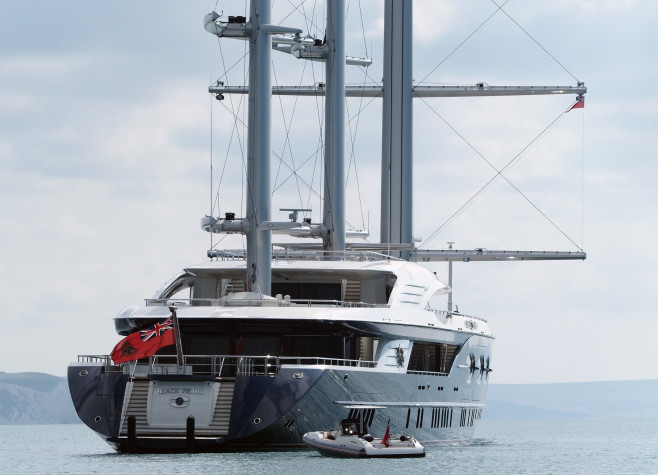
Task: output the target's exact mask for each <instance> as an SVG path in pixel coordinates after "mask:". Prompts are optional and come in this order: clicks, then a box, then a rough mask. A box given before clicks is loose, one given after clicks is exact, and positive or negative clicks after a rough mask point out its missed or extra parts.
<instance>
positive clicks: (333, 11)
mask: <svg viewBox="0 0 658 475" xmlns="http://www.w3.org/2000/svg"><path fill="white" fill-rule="evenodd" d="M325 70H326V84H327V92H326V98H325V145H324V170H325V172H324V177H325V190H324V194H325V198H324V210H323V216H322V224H323V228H324V231H325V233H323V240H324V249H325V250H327V251H344V250H345V178H344V176H345V1H344V0H328V2H327V42H326V44H325Z"/></svg>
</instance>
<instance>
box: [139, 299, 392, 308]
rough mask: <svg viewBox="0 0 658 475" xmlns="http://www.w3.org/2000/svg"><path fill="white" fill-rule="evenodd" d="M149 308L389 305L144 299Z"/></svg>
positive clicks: (383, 305) (298, 301)
mask: <svg viewBox="0 0 658 475" xmlns="http://www.w3.org/2000/svg"><path fill="white" fill-rule="evenodd" d="M144 300H145V302H146V306H147V307H155V306H160V307H171V306H177V307H181V306H190V307H191V306H197V307H235V306H242V307H265V306H272V307H290V306H291V305H303V306H307V307H315V306H318V307H319V306H325V307H327V306H329V307H337V308H387V307H389V305H388V304H385V303H383V304H375V303H368V302H349V301H345V300H330V299H327V300H325V299H285V298H284V299H270V298H267V299H236V300H225V299H212V298H193V299H179V298H174V299H168V298H167V299H144Z"/></svg>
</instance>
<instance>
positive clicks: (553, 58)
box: [490, 0, 580, 82]
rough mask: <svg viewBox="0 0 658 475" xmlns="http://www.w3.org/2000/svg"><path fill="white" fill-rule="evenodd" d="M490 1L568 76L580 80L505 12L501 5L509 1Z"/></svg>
mask: <svg viewBox="0 0 658 475" xmlns="http://www.w3.org/2000/svg"><path fill="white" fill-rule="evenodd" d="M490 1H491V3H493V4H494V5H496V6H497V7H498V9H499V10H500V11H501V12H503V13H504V14H505V16H506V17H507V18H509V19H510V20H511V21H512V22H513V23H514V24H515V25H516V26H518V27H519V29H520V30H521V31H522V32H524V33H525V34H526V35H527V36H528V38H530V39H531V40H532V41H533V42H534V43H535V44H536V45H537V46H539V47H540V48H541V49H542V50H543V51H544V53H546V54H547V55H548V56H549V57H550V58H551V59H552V60H553V61H555V62H556V63H557V64H558V65H559V66H560V67H561V68H562V69H564V71H565V72H566V73H567V74H568V75H569V76H571V77H572V78H574V79H575V80H576V82H580V81H579V80H578V78H577V77H576V76H574V75H573V73H572V72H571V71H569V70H568V69H567V68H566V67H565V66H564V65H563V64H562V63H561V62H560V61H558V59H557V58H556V57H555V56H553V55H552V54H551V53H549V52H548V50H547V49H546V48H544V46H542V44H541V43H540V42H539V41H537V40H536V39H535V38H534V36H532V35H531V34H530V33H529V32H528V30H526V29H525V28H523V27H522V26H521V25H520V24H519V23H518V22H517V21H516V20H515V19H514V18H512V16H511V15H510V14H509V13H507V12H506V11H505V10H504V9H503V7H504V6H505V4H506V3H507V2H509V0H507V1H506V2H505V3H503V4H502V5H498V4H497V3H496V0H490Z"/></svg>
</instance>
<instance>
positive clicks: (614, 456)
mask: <svg viewBox="0 0 658 475" xmlns="http://www.w3.org/2000/svg"><path fill="white" fill-rule="evenodd" d="M0 473H3V474H4V473H11V474H17V473H20V474H31V473H71V474H78V473H80V474H82V473H84V474H88V473H102V474H106V473H108V474H109V473H123V474H125V473H132V474H140V475H145V474H156V473H157V474H205V473H250V474H251V473H268V474H278V473H281V474H324V473H326V474H343V473H345V474H362V473H365V474H370V473H373V474H381V475H384V474H386V475H389V474H395V473H400V474H410V473H423V474H431V473H440V474H471V473H474V474H475V473H478V474H479V473H482V474H485V473H486V474H490V473H495V474H498V473H500V474H508V473H510V474H511V473H528V474H531V473H532V474H534V473H537V474H552V473H553V474H562V473H569V474H580V473H582V474H605V473H610V474H613V473H614V474H621V473H624V474H627V473H642V474H647V473H655V474H658V420H655V419H646V420H642V419H634V420H621V419H611V420H599V419H587V420H573V419H551V420H544V419H541V420H487V419H484V420H482V421H480V425H479V427H478V429H477V431H476V434H475V438H474V439H473V440H472V441H471V442H470V443H468V444H456V445H445V446H438V447H427V456H426V457H425V458H419V459H381V460H377V459H358V460H355V459H339V458H329V457H323V456H321V455H319V454H317V453H316V452H314V451H310V450H299V451H290V452H261V453H227V454H142V455H132V454H117V453H115V452H114V451H113V450H112V449H111V448H110V447H109V446H108V445H107V444H105V442H103V440H101V439H100V438H99V437H98V436H96V435H95V434H94V433H93V432H91V431H90V430H89V429H87V428H86V427H85V426H83V425H81V424H79V425H78V424H75V425H41V426H36V425H32V426H0Z"/></svg>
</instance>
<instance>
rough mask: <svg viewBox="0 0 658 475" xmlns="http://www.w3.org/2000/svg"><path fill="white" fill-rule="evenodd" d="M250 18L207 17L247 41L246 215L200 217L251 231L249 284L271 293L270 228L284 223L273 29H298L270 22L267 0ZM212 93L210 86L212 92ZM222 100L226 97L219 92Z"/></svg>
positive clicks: (254, 1)
mask: <svg viewBox="0 0 658 475" xmlns="http://www.w3.org/2000/svg"><path fill="white" fill-rule="evenodd" d="M250 4H251V7H250V13H249V15H250V17H249V22H247V21H246V19H245V18H244V17H229V21H228V22H222V21H218V19H219V15H218V14H217V13H216V12H211V13H209V14H208V15H206V16H205V19H204V25H205V29H206V30H207V31H208V32H210V33H212V34H214V35H217V36H219V37H227V38H236V39H242V40H248V41H249V92H248V93H249V104H248V114H249V119H248V127H249V135H248V138H247V210H246V217H245V219H240V218H238V219H235V216H234V214H233V213H227V215H226V218H225V219H223V220H218V219H216V218H213V217H211V216H206V217H205V218H203V220H202V222H201V226H202V228H203V229H205V230H206V231H209V232H239V233H244V234H246V235H247V289H248V290H249V291H252V292H258V293H261V294H264V295H270V294H271V283H272V275H271V274H272V235H271V231H272V229H274V228H276V227H277V226H278V225H279V224H280V223H273V222H272V221H270V215H271V201H272V200H271V196H272V191H271V184H270V158H271V157H270V153H271V145H270V142H271V141H270V137H271V131H270V123H271V101H272V80H271V70H270V65H271V51H272V38H271V35H273V34H299V33H301V30H300V29H298V28H287V27H283V26H278V25H271V24H270V17H271V7H270V1H269V0H251V2H250ZM210 92H212V88H211V91H210ZM217 97H218V99H220V100H221V99H223V96H222V95H221V94H220V95H218V96H217Z"/></svg>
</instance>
